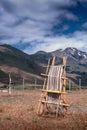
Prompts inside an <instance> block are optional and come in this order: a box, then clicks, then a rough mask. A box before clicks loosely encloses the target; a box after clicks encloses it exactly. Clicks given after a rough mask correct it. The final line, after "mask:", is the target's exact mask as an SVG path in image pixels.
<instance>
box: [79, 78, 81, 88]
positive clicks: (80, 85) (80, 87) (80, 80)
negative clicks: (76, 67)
mask: <svg viewBox="0 0 87 130" xmlns="http://www.w3.org/2000/svg"><path fill="white" fill-rule="evenodd" d="M79 89H80V90H81V79H79Z"/></svg>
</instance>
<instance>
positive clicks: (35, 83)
mask: <svg viewBox="0 0 87 130" xmlns="http://www.w3.org/2000/svg"><path fill="white" fill-rule="evenodd" d="M36 84H37V80H36V78H35V87H34V89H36Z"/></svg>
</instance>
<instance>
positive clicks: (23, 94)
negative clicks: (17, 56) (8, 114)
mask: <svg viewBox="0 0 87 130" xmlns="http://www.w3.org/2000/svg"><path fill="white" fill-rule="evenodd" d="M23 95H24V78H23Z"/></svg>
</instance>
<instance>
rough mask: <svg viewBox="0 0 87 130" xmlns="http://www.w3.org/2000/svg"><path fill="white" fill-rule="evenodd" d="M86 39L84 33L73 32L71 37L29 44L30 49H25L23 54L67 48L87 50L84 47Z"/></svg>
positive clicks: (47, 39)
mask: <svg viewBox="0 0 87 130" xmlns="http://www.w3.org/2000/svg"><path fill="white" fill-rule="evenodd" d="M86 44H87V38H86V32H75V33H74V34H73V35H72V36H71V37H67V36H65V35H62V36H58V37H49V38H45V39H44V42H42V43H39V44H38V43H36V42H34V43H33V44H31V46H30V47H28V48H26V49H25V50H24V52H26V53H29V54H32V53H35V52H37V51H39V50H45V51H46V52H51V51H54V50H57V49H65V48H67V47H75V48H78V49H81V50H83V51H84V47H85V50H87V47H86Z"/></svg>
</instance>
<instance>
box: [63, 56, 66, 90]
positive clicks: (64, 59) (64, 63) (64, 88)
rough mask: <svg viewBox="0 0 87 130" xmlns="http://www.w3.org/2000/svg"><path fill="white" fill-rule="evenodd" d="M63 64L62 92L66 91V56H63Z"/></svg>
mask: <svg viewBox="0 0 87 130" xmlns="http://www.w3.org/2000/svg"><path fill="white" fill-rule="evenodd" d="M63 65H64V82H63V92H66V70H65V69H66V57H63Z"/></svg>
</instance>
